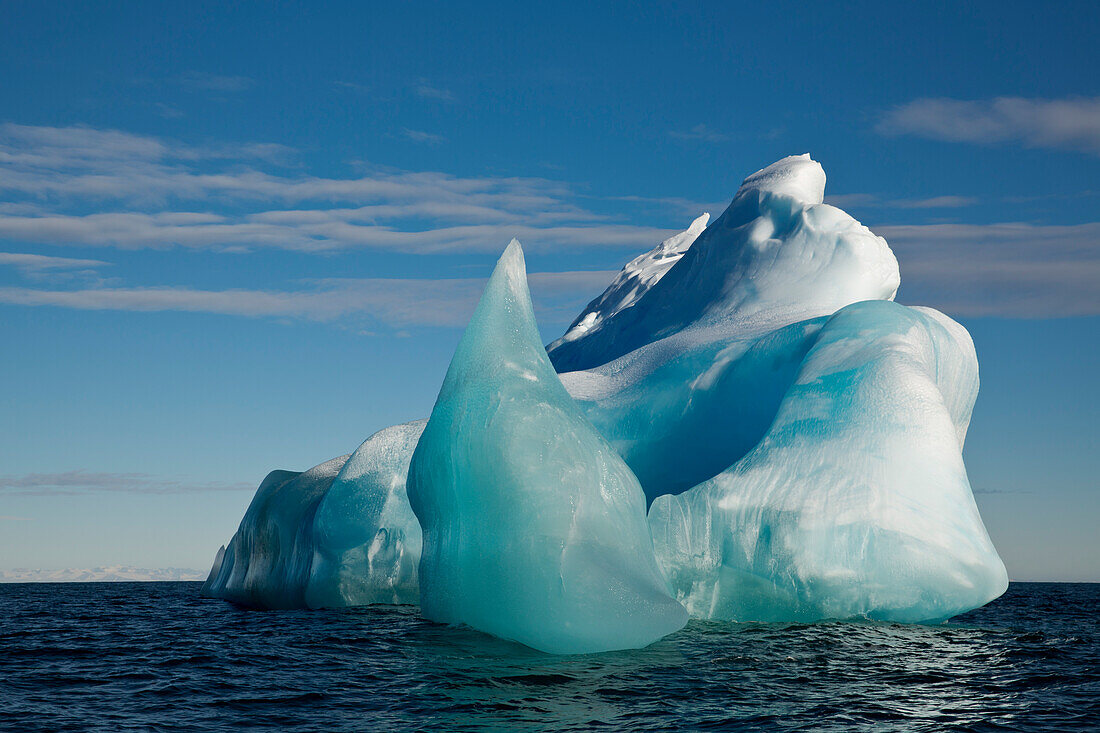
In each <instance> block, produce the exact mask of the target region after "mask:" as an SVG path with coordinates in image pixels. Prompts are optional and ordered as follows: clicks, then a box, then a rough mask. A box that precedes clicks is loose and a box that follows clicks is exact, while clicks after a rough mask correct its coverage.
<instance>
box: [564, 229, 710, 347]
mask: <svg viewBox="0 0 1100 733" xmlns="http://www.w3.org/2000/svg"><path fill="white" fill-rule="evenodd" d="M708 222H710V214H709V213H706V212H704V213H703V215H702V216H700V217H698V218H696V219H695V221H693V222H691V226H689V227H688V228H687V229H685V230H684V231H682V232H680V233H679V234H674V235H673V236H671V237H669V238H668V239H666V240H665V241H663V242H661V243H660V244H658V245H657V246H656V247H654V248H653V249H651V250H650V251H649V252H646V253H645V254H643V255H639V256H638V257H636V258H634V259H633V260H631V261H630V262H628V263H627V264H626V266H625V267H623V269H622V270H621V271H620V272H619V274H618V276H617V277H616V278H615V279H614V280H613V281H612V282H611V284H610V285H609V286H607V290H605V291H603V293H602V294H601V295H600V296H599V297H598V298H596V299H595V300H593V301H592V302H591V303H589V304H588V306H587V307H586V308H585V309H584V310H583V311H582V312H581V314H580V315H579V316H577V319H576V320H575V321H573V323H572V324H571V325H570V326H569V328H568V329H567V330H566V332H565V335H564V336H562V337H561V338H560V339H558V340H557V341H555V342H554V343H552V344H550V345H549V346H548V347H547V349H548V350H550V351H553V350H554V349H555V348H556V347H557V346H558V345H560V344H563V343H566V342H568V341H576V340H577V339H579V338H580V337H582V336H584V335H586V334H588V333H590V332H591V331H594V330H597V329H599V328H600V326H601V325H603V322H604V321H606V320H608V319H610V318H612V317H614V316H615V315H616V314H617V313H619V312H620V311H624V310H626V309H627V308H629V307H631V306H632V305H634V304H635V303H636V302H637V301H638V299H639V298H641V297H642V296H643V295H645V293H646V291H647V290H649V289H650V288H651V287H653V286H654V285H655V284H656V283H657V281H658V280H660V279H661V278H662V277H664V275H665V273H666V272H668V271H669V270H670V269H671V268H672V266H673V265H675V264H676V263H677V262H679V261H680V258H681V257H683V256H684V253H685V252H687V251H688V248H689V247H691V245H692V244H693V243H694V242H695V240H696V239H697V238H698V237H699V235H700V234H702V233H703V230H704V229H706V228H707V223H708Z"/></svg>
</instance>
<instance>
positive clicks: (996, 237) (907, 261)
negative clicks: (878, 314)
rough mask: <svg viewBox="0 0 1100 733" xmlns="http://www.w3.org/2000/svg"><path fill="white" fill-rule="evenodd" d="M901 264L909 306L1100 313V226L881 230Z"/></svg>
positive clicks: (1022, 314)
mask: <svg viewBox="0 0 1100 733" xmlns="http://www.w3.org/2000/svg"><path fill="white" fill-rule="evenodd" d="M874 231H875V233H877V234H880V235H882V236H884V237H886V240H887V241H888V242H889V243H890V246H891V248H892V249H893V250H894V252H895V254H896V255H897V257H898V262H899V263H900V265H901V290H900V291H899V293H898V299H899V300H900V301H901V302H903V303H909V304H918V303H919V304H927V305H932V306H935V307H937V308H940V309H941V310H944V311H945V312H947V313H949V314H951V315H958V316H1003V317H1018V318H1052V317H1066V316H1094V315H1100V287H1097V283H1100V223H1088V224H1077V225H1070V226H1050V225H1035V224H1025V223H1001V224H984V225H979V224H926V225H900V226H881V227H874Z"/></svg>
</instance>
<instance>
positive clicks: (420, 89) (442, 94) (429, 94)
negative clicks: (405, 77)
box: [413, 81, 455, 102]
mask: <svg viewBox="0 0 1100 733" xmlns="http://www.w3.org/2000/svg"><path fill="white" fill-rule="evenodd" d="M413 91H415V92H416V94H417V96H420V97H424V98H425V99H438V100H440V101H443V102H453V101H454V100H455V95H454V93H453V92H451V90H449V89H443V88H441V87H437V86H432V85H431V84H429V83H427V82H425V81H422V82H420V83H419V84H417V85H416V86H415V87H413Z"/></svg>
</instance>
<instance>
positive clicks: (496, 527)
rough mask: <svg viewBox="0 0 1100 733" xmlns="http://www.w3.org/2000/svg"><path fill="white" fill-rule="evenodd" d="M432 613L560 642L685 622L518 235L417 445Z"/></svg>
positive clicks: (639, 506) (416, 507) (617, 639)
mask: <svg viewBox="0 0 1100 733" xmlns="http://www.w3.org/2000/svg"><path fill="white" fill-rule="evenodd" d="M408 494H409V499H410V501H411V503H412V508H413V511H414V512H415V513H416V516H417V517H418V518H419V519H420V523H421V526H422V528H423V531H424V549H423V555H422V557H421V561H420V603H421V609H422V611H423V613H424V615H425V616H426V617H428V618H430V619H433V620H436V621H441V622H445V623H464V624H467V625H469V626H472V627H474V628H476V629H479V630H481V631H485V632H488V633H491V634H494V635H496V636H499V637H502V638H506V639H512V640H515V641H519V642H522V643H524V644H527V645H528V646H531V647H534V648H536V649H541V650H543V651H548V652H553V653H584V652H596V651H603V650H610V649H625V648H637V647H642V646H645V645H647V644H650V643H651V642H653V641H655V640H657V639H659V638H661V637H662V636H664V635H666V634H668V633H670V632H673V631H675V630H677V629H679V628H680V627H682V626H683V625H684V623H685V621H686V613H685V611H684V609H683V607H682V606H680V604H678V603H677V602H676V601H675V600H673V599H672V598H671V596H670V595H669V593H668V590H667V587H666V584H665V581H664V579H663V578H662V577H661V574H660V571H659V569H658V567H657V564H656V562H655V559H654V556H653V546H652V540H651V539H650V536H649V529H648V526H647V524H646V521H645V497H644V496H643V494H642V490H641V487H640V486H639V485H638V481H637V479H636V478H635V477H634V475H633V474H632V473H631V472H630V469H628V468H627V467H626V465H625V464H624V463H623V461H622V459H621V458H619V456H618V455H617V454H616V453H615V451H614V450H613V449H612V448H611V447H610V445H609V444H608V443H607V441H606V440H605V439H604V438H602V437H600V435H599V434H598V433H597V432H596V431H595V429H593V427H592V426H591V424H590V423H589V422H588V421H587V420H586V419H585V418H584V416H583V415H582V413H581V411H580V409H579V408H578V407H577V405H576V404H575V403H574V402H573V400H572V399H571V398H570V397H569V395H568V393H567V392H566V391H565V388H564V387H562V385H561V382H560V381H559V380H558V377H557V374H555V373H554V370H553V367H552V366H551V365H550V361H549V360H548V358H547V356H546V352H545V350H544V349H543V347H542V345H541V342H540V340H539V334H538V330H537V328H536V325H535V319H534V315H533V312H532V309H531V299H530V295H529V293H528V290H527V282H526V274H525V269H524V262H523V253H522V250H521V249H520V246H519V243H518V242H515V241H513V242H512V244H510V245H509V246H508V249H507V250H505V252H504V255H503V256H502V257H501V259H500V262H498V263H497V267H496V269H495V270H494V272H493V276H492V278H491V279H490V280H489V283H488V285H487V286H486V288H485V293H484V295H483V296H482V298H481V302H480V303H479V305H478V307H477V310H476V311H475V312H474V315H473V318H472V320H471V321H470V325H469V327H468V328H467V330H466V333H465V335H463V337H462V340H461V342H460V343H459V345H458V348H457V350H456V352H455V355H454V358H453V360H452V361H451V365H450V368H449V369H448V371H447V377H446V379H445V380H444V383H443V388H442V390H441V391H440V394H439V398H438V400H437V402H436V405H435V409H434V410H433V411H432V415H431V418H430V419H429V421H428V425H427V427H426V428H425V430H424V434H423V435H422V436H421V438H420V442H419V444H418V445H417V447H416V450H415V452H414V454H413V458H412V463H411V466H410V470H409V479H408Z"/></svg>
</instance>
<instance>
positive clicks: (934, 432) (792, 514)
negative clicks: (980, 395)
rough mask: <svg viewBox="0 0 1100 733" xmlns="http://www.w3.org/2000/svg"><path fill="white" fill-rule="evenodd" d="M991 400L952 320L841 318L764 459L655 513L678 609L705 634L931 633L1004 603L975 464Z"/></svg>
mask: <svg viewBox="0 0 1100 733" xmlns="http://www.w3.org/2000/svg"><path fill="white" fill-rule="evenodd" d="M977 388H978V374H977V360H976V359H975V357H974V350H973V346H972V344H971V342H970V338H969V336H968V335H967V334H966V331H965V330H963V329H962V328H961V327H960V326H958V324H955V323H954V322H952V321H950V320H949V319H947V318H946V317H944V316H942V315H941V314H939V313H936V312H935V311H931V310H927V309H917V308H906V307H904V306H901V305H897V304H895V303H891V302H887V301H867V302H863V303H857V304H855V305H850V306H848V307H846V308H844V309H842V310H841V311H839V312H838V313H837V314H836V315H834V316H832V317H831V318H829V319H828V321H827V322H826V323H825V325H824V327H823V328H822V330H821V332H820V333H819V334H818V336H817V338H816V340H815V342H814V345H813V348H812V349H811V350H810V352H809V354H808V355H807V357H806V359H805V361H804V362H803V363H802V365H801V368H800V369H799V373H798V376H797V378H796V379H795V381H794V384H792V385H791V387H790V388H789V389H788V390H787V393H786V394H785V396H784V397H783V401H782V403H781V405H780V407H779V410H778V413H777V414H776V416H775V419H774V421H773V422H772V424H771V427H770V428H769V429H768V431H767V433H766V434H765V435H764V437H763V438H762V439H761V441H760V442H759V443H758V444H757V445H756V447H755V448H753V450H752V451H751V452H750V453H749V454H748V455H746V456H745V457H744V458H742V459H741V460H739V461H738V462H737V463H736V464H734V465H733V466H731V467H730V468H729V469H728V470H726V471H723V472H722V473H719V474H718V475H717V476H715V477H713V478H711V479H709V480H707V481H705V482H703V483H702V484H700V485H699V486H696V487H695V488H692V489H691V490H689V491H687V492H685V493H682V494H680V495H678V496H662V497H659V498H658V499H657V500H656V501H654V503H653V506H652V508H651V509H650V524H651V526H652V530H653V537H654V542H655V545H656V547H657V553H658V557H659V559H660V561H661V564H662V566H663V568H664V570H665V572H666V575H667V577H668V578H669V580H670V582H671V583H672V587H673V589H674V591H675V594H676V597H677V598H678V599H680V600H681V601H682V602H683V603H684V604H685V605H686V606H687V608H688V610H689V612H690V613H691V614H692V615H693V616H697V617H702V618H719V619H731V620H735V621H796V620H797V621H815V620H818V619H826V618H838V619H845V618H854V617H860V618H868V619H876V620H883V621H896V622H920V621H928V622H931V621H940V620H943V619H946V618H949V617H951V616H954V615H956V614H958V613H961V612H963V611H967V610H970V609H972V608H975V607H977V606H981V605H983V604H985V603H987V602H989V601H990V600H992V599H994V598H996V597H997V596H999V595H1000V594H1001V593H1003V592H1004V591H1005V589H1006V588H1007V586H1008V578H1007V576H1006V574H1005V568H1004V565H1003V564H1002V562H1001V560H1000V558H999V557H998V556H997V552H996V550H995V549H994V548H993V544H992V543H991V542H990V540H989V536H988V535H987V533H986V531H985V527H984V526H983V524H982V521H981V518H980V517H979V515H978V509H977V506H976V505H975V504H974V498H973V495H972V493H971V489H970V483H969V481H968V479H967V475H966V470H965V468H964V466H963V462H962V456H961V450H962V443H963V439H964V437H965V434H966V428H967V425H968V423H969V419H970V411H971V408H972V406H973V404H974V397H975V395H976V394H977Z"/></svg>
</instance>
